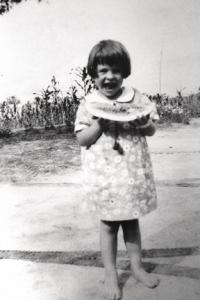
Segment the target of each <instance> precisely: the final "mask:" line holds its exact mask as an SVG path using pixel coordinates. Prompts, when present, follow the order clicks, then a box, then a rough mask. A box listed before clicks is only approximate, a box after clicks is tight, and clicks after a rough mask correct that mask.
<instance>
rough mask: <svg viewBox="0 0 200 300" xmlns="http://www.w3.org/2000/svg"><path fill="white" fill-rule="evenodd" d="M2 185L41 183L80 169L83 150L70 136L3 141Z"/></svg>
mask: <svg viewBox="0 0 200 300" xmlns="http://www.w3.org/2000/svg"><path fill="white" fill-rule="evenodd" d="M0 153H1V155H0V168H1V173H0V183H5V182H6V183H9V182H15V183H19V182H25V183H26V182H27V183H28V182H29V183H30V182H38V181H40V180H41V179H42V178H44V177H45V176H47V175H48V176H49V175H56V174H58V173H59V174H62V173H64V172H66V170H67V169H69V168H73V169H78V168H79V166H80V158H79V157H80V156H79V155H78V154H79V147H78V144H77V142H76V139H75V136H74V135H73V134H70V133H61V134H59V135H58V134H56V133H55V131H53V130H52V131H48V132H46V134H41V133H40V132H38V133H33V132H28V133H20V134H19V135H15V136H13V137H10V138H4V139H1V140H0Z"/></svg>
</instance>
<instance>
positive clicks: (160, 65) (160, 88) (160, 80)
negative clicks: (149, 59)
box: [158, 49, 163, 95]
mask: <svg viewBox="0 0 200 300" xmlns="http://www.w3.org/2000/svg"><path fill="white" fill-rule="evenodd" d="M162 57H163V50H162V49H161V51H160V62H159V89H158V90H159V94H160V95H161V92H162Z"/></svg>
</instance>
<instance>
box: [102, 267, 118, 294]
mask: <svg viewBox="0 0 200 300" xmlns="http://www.w3.org/2000/svg"><path fill="white" fill-rule="evenodd" d="M104 286H105V298H106V299H109V300H120V299H121V298H122V292H121V290H120V288H119V284H118V277H117V271H116V270H115V271H110V272H105V281H104Z"/></svg>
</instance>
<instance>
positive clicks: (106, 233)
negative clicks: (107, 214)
mask: <svg viewBox="0 0 200 300" xmlns="http://www.w3.org/2000/svg"><path fill="white" fill-rule="evenodd" d="M118 229H119V223H118V222H107V221H101V223H100V244H101V253H102V259H103V263H104V267H105V292H106V296H107V298H108V299H110V300H119V299H121V296H122V295H121V290H120V288H119V284H118V276H117V269H116V256H117V233H118Z"/></svg>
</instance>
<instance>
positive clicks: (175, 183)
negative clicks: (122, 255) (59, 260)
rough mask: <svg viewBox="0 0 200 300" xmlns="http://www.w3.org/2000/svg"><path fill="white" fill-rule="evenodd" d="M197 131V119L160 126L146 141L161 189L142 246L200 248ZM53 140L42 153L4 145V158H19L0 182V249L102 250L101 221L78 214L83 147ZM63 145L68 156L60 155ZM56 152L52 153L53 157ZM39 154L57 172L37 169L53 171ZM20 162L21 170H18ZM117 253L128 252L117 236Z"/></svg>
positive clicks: (28, 146) (144, 222) (28, 145)
mask: <svg viewBox="0 0 200 300" xmlns="http://www.w3.org/2000/svg"><path fill="white" fill-rule="evenodd" d="M199 130H200V120H198V119H195V120H193V121H192V122H191V124H190V125H173V126H171V127H169V128H167V129H166V128H160V129H159V130H158V131H157V133H156V135H155V136H154V137H151V138H149V139H148V143H149V147H150V150H151V155H152V161H153V166H154V174H155V179H156V184H157V192H158V209H157V210H156V211H154V212H153V213H151V214H149V215H147V216H146V217H144V218H142V219H141V229H142V240H143V247H144V248H145V249H151V248H174V247H195V246H199V243H200V242H199V241H200V231H199V228H200V205H199V197H200V196H199V195H200V168H199V165H200V139H199ZM71 141H72V140H71ZM23 143H24V144H23ZM38 143H40V147H39V144H38ZM49 143H52V141H46V144H45V145H46V148H45V147H44V143H42V144H41V141H39V142H38V141H25V142H21V143H20V144H16V143H14V144H8V145H2V147H1V149H0V153H1V154H2V157H4V158H5V156H6V155H7V156H9V151H10V156H12V155H11V154H12V153H15V156H13V162H12V165H10V166H9V168H7V170H6V168H5V166H4V168H3V171H2V172H4V175H5V178H6V180H7V181H5V180H2V181H1V184H0V191H1V199H2V201H1V203H2V205H1V206H2V208H1V218H0V223H1V225H2V226H0V228H1V229H0V230H1V237H2V239H1V241H0V249H1V250H12V249H14V250H18V249H22V250H29V251H78V250H80V251H83V250H93V251H94V250H98V249H99V237H98V230H99V228H98V222H96V220H92V219H91V218H89V217H88V216H86V215H83V214H82V212H81V210H80V206H81V205H80V204H81V185H80V182H81V171H80V157H79V148H78V147H77V145H76V143H75V142H74V140H73V143H72V142H70V143H68V140H67V139H66V140H64V139H62V140H59V141H58V142H57V140H54V141H53V144H51V145H50V144H49ZM74 143H75V144H74ZM61 144H62V147H65V148H66V152H65V153H61V156H59V155H58V153H59V152H60V151H61V149H60V148H61V147H59V146H60V145H61ZM52 147H53V148H52ZM22 148H23V150H22ZM51 148H52V149H53V150H52V151H51V152H48V149H51ZM20 149H21V150H20ZM20 151H21V152H20ZM73 151H74V152H73ZM31 152H33V153H34V155H35V157H34V158H33V157H32V156H31ZM42 152H43V153H44V155H45V153H46V154H47V155H46V156H47V158H46V159H48V160H49V161H51V160H53V162H54V172H44V171H41V172H40V170H44V168H45V167H46V168H48V163H47V161H46V162H44V161H42V160H40V159H41V157H42V154H41V153H42ZM71 152H73V153H75V155H74V156H73V157H72V154H69V153H71ZM23 153H25V155H24V157H23V156H22V155H23ZM37 153H40V156H39V155H38V156H37ZM48 153H49V154H48ZM10 156H9V159H10ZM52 157H53V159H52ZM55 157H57V159H56V158H55ZM61 157H62V161H63V162H64V163H65V164H66V165H67V166H68V167H66V168H63V167H62V168H61V167H60V166H63V165H64V164H62V161H60V159H61ZM31 158H32V165H31V163H29V167H28V168H27V165H28V159H29V160H31ZM1 159H2V158H1ZM8 161H9V163H10V160H8ZM20 161H23V164H24V165H23V164H20ZM33 164H34V167H35V168H36V166H39V167H40V168H41V169H39V167H38V169H36V171H35V173H34V172H33ZM1 165H2V166H3V162H2V161H1ZM8 165H9V164H8ZM19 165H20V166H21V168H22V167H23V168H22V169H21V170H20V172H19V167H18V166H19ZM59 168H60V169H59ZM27 170H28V171H27ZM38 170H39V171H38ZM9 172H10V173H9ZM6 174H7V177H6ZM1 176H2V174H1ZM12 176H13V177H12ZM119 249H121V250H123V249H124V245H123V241H122V238H120V239H119Z"/></svg>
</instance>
